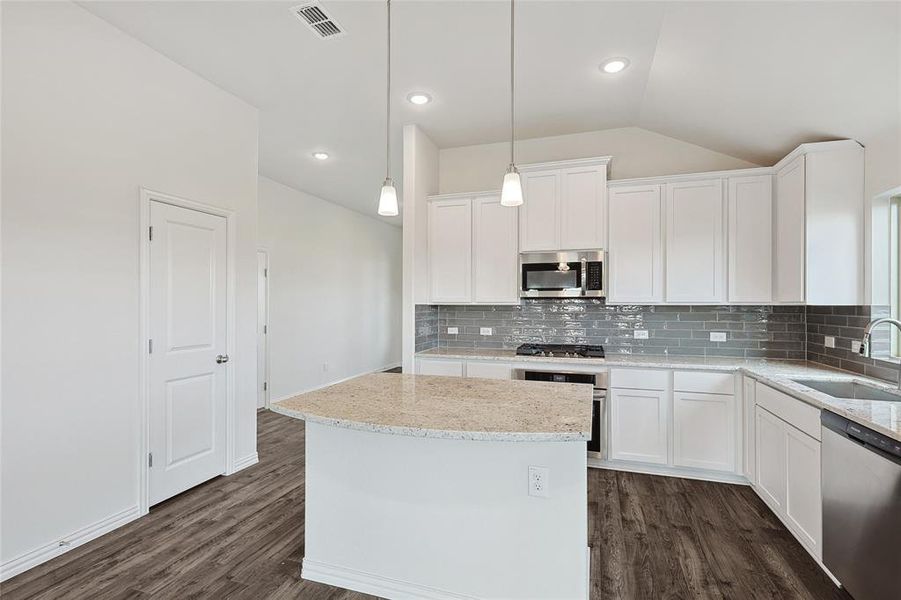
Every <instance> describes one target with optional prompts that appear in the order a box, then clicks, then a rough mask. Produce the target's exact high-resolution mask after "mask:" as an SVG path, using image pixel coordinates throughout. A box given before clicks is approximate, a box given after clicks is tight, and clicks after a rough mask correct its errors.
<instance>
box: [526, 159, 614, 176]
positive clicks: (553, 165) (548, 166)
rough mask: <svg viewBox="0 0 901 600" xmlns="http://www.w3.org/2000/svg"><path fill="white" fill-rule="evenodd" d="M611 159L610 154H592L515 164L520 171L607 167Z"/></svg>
mask: <svg viewBox="0 0 901 600" xmlns="http://www.w3.org/2000/svg"><path fill="white" fill-rule="evenodd" d="M612 160H613V157H612V156H594V157H589V158H576V159H572V160H555V161H550V162H540V163H529V164H525V165H516V167H517V168H518V169H519V172H520V173H523V172H527V171H549V170H555V169H568V168H572V167H598V166H604V167H607V166H608V165H609V164H610V162H611V161H612Z"/></svg>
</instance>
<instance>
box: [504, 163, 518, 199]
mask: <svg viewBox="0 0 901 600" xmlns="http://www.w3.org/2000/svg"><path fill="white" fill-rule="evenodd" d="M520 204H522V182H521V181H520V180H519V171H518V170H517V169H516V165H514V164H512V163H511V164H510V166H509V167H507V174H506V175H504V187H502V188H501V205H502V206H519V205H520Z"/></svg>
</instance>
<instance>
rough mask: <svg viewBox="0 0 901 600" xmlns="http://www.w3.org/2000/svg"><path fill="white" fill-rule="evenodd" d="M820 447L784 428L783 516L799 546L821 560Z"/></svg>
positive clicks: (802, 433)
mask: <svg viewBox="0 0 901 600" xmlns="http://www.w3.org/2000/svg"><path fill="white" fill-rule="evenodd" d="M820 450H821V444H820V442H818V441H817V440H815V439H813V438H812V437H810V436H809V435H807V434H805V433H804V432H802V431H799V430H797V429H795V428H794V427H792V426H791V425H789V424H787V423H786V424H785V453H786V457H785V471H786V472H785V481H786V493H785V516H786V518H787V521H788V523H787V524H788V526H789V528H790V529H791V530H792V532H793V533H794V534H795V536H796V537H797V538H798V539H799V540H800V542H801V543H802V544H804V545H805V546H807V548H808V549H809V550H810V551H811V552H812V553H813V554H814V556H816V557H817V558H819V559H822V556H823V548H822V541H823V498H822V492H821V488H820Z"/></svg>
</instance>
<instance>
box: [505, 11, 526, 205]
mask: <svg viewBox="0 0 901 600" xmlns="http://www.w3.org/2000/svg"><path fill="white" fill-rule="evenodd" d="M514 2H515V0H510V166H509V167H507V173H506V174H505V175H504V185H503V187H502V188H501V204H502V205H503V206H519V205H520V204H522V181H520V179H519V170H518V169H517V168H516V163H515V162H514V160H513V141H514V139H515V138H514V135H513V115H514V112H513V108H514V104H513V89H514V86H513V73H514V70H513V65H514V62H513V58H514V46H513V41H514V38H513V30H514V27H513V25H514V21H513V16H514V15H513V7H514Z"/></svg>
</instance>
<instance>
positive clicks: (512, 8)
mask: <svg viewBox="0 0 901 600" xmlns="http://www.w3.org/2000/svg"><path fill="white" fill-rule="evenodd" d="M389 2H390V0H389ZM514 6H515V0H510V164H511V165H512V164H515V161H514V160H513V140H514V139H515V138H514V134H513V115H514V112H513V111H514V104H513V74H514V60H515V56H516V54H515V52H514V46H513V42H514V35H515V33H514V32H515V28H514V26H513V23H514V21H513V17H514V12H513V11H514Z"/></svg>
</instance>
